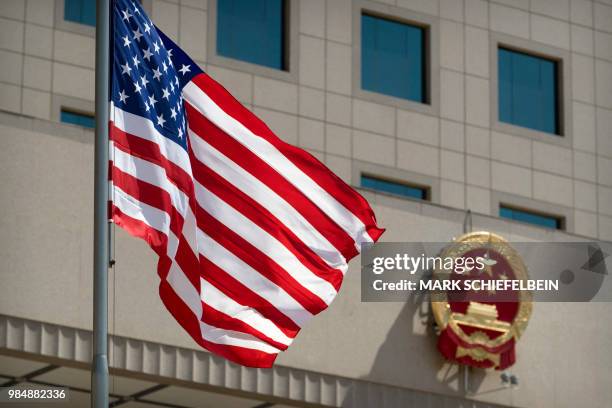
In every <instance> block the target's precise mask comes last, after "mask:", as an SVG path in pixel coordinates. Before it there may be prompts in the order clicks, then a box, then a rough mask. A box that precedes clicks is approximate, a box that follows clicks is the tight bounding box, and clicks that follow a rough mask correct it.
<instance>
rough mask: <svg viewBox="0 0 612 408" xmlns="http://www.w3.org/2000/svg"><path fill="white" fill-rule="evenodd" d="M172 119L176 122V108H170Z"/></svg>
mask: <svg viewBox="0 0 612 408" xmlns="http://www.w3.org/2000/svg"><path fill="white" fill-rule="evenodd" d="M170 117H171V118H172V119H174V120H176V110H175V109H174V108H170Z"/></svg>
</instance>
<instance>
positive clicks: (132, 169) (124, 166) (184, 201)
mask: <svg viewBox="0 0 612 408" xmlns="http://www.w3.org/2000/svg"><path fill="white" fill-rule="evenodd" d="M110 145H111V146H112V147H114V143H113V142H112V141H111V142H110ZM113 155H114V161H113V165H114V166H115V167H117V168H118V169H119V170H121V171H123V172H124V173H127V174H129V175H131V176H133V177H135V178H137V179H138V180H142V181H144V182H147V183H149V184H152V185H154V186H156V187H159V188H160V189H162V190H164V191H166V192H167V193H168V194H169V195H170V202H171V204H172V206H173V207H174V208H175V209H176V210H177V211H178V213H179V214H181V215H182V216H183V219H184V225H183V231H182V232H183V236H184V237H185V240H186V241H187V243H188V244H189V246H190V247H191V249H192V251H193V253H195V254H197V253H198V246H197V240H196V233H195V231H196V221H195V215H194V214H193V212H192V211H191V208H190V207H189V198H188V197H187V195H185V193H183V192H182V191H181V190H180V189H179V188H178V187H177V186H176V184H174V183H172V182H170V180H169V179H168V177H167V174H166V170H165V169H164V168H163V167H161V166H158V165H157V164H155V163H151V162H150V161H148V160H144V159H141V158H139V157H136V156H132V155H130V154H129V153H126V152H124V151H123V150H121V149H117V148H114V149H113ZM111 199H113V196H112V195H111Z"/></svg>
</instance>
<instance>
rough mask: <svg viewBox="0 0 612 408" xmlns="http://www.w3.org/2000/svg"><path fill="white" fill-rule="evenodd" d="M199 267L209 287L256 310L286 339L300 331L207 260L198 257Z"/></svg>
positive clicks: (255, 294)
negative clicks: (211, 286) (285, 336)
mask: <svg viewBox="0 0 612 408" xmlns="http://www.w3.org/2000/svg"><path fill="white" fill-rule="evenodd" d="M200 265H201V266H202V270H203V271H204V272H203V276H204V279H206V280H207V281H208V282H209V283H210V284H211V285H213V286H215V287H216V288H217V289H219V290H220V291H221V292H223V293H225V294H226V295H227V296H229V297H230V298H232V299H234V300H235V301H236V302H238V303H240V304H241V305H243V306H246V307H250V308H253V309H255V310H257V311H258V312H259V313H260V314H261V315H262V316H263V317H265V318H266V319H268V320H271V321H273V322H274V324H276V326H277V327H278V328H279V329H281V331H282V332H283V333H285V334H286V335H287V336H288V337H291V338H293V337H295V336H296V335H297V333H298V332H299V331H300V327H299V326H298V325H297V324H296V323H295V322H294V321H293V320H291V319H290V318H289V317H288V316H287V315H285V314H284V313H283V312H282V311H281V310H279V309H277V308H276V306H274V305H273V304H272V303H270V302H268V301H267V300H266V299H264V298H263V297H261V296H260V295H258V294H257V293H256V292H253V291H252V290H251V289H249V288H248V287H247V286H245V285H243V284H242V283H240V281H238V280H237V279H235V278H234V277H232V276H231V275H230V274H228V273H227V272H225V271H224V270H223V269H221V268H219V267H218V266H217V265H216V264H214V263H212V262H211V261H210V260H208V259H207V258H205V257H203V256H200Z"/></svg>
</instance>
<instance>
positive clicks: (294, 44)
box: [206, 0, 299, 83]
mask: <svg viewBox="0 0 612 408" xmlns="http://www.w3.org/2000/svg"><path fill="white" fill-rule="evenodd" d="M283 1H284V2H285V6H284V9H285V11H284V12H285V15H284V19H285V20H284V38H283V39H282V40H283V47H284V50H283V53H284V64H285V65H286V69H282V70H280V69H275V68H271V67H267V66H265V65H259V64H255V63H252V62H247V61H243V60H239V59H236V58H231V57H227V56H224V55H220V54H219V53H218V52H217V33H218V30H217V28H218V27H217V0H209V2H208V27H207V30H208V33H207V34H208V35H207V37H208V42H207V47H206V48H207V53H206V54H207V59H208V61H207V62H208V63H209V64H212V65H217V66H220V67H224V68H229V69H234V70H237V71H242V72H247V73H249V74H255V75H259V76H263V77H267V78H272V79H280V80H284V81H288V82H294V83H297V80H298V55H299V49H298V46H299V37H298V24H299V16H298V7H299V4H298V1H297V0H283Z"/></svg>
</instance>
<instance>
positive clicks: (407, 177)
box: [351, 160, 440, 203]
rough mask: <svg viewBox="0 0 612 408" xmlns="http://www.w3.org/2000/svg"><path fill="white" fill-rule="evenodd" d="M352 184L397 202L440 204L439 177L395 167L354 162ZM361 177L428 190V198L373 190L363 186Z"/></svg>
mask: <svg viewBox="0 0 612 408" xmlns="http://www.w3.org/2000/svg"><path fill="white" fill-rule="evenodd" d="M351 167H352V172H351V184H352V185H353V186H354V187H356V188H358V189H362V190H364V191H370V192H372V193H375V194H380V195H383V196H385V197H393V198H394V199H397V200H407V201H412V202H416V203H438V202H439V198H440V179H439V178H437V177H431V176H426V175H424V174H419V173H414V172H412V171H408V170H402V169H398V168H394V167H387V166H383V165H380V164H374V163H368V162H364V161H360V160H352V166H351ZM361 176H369V177H373V178H377V179H380V180H386V181H389V182H392V183H398V184H404V185H407V186H414V187H416V188H424V189H427V198H426V199H424V200H423V199H418V198H413V197H408V196H402V195H398V194H393V193H388V192H385V191H380V190H373V189H370V188H367V187H362V186H361Z"/></svg>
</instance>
